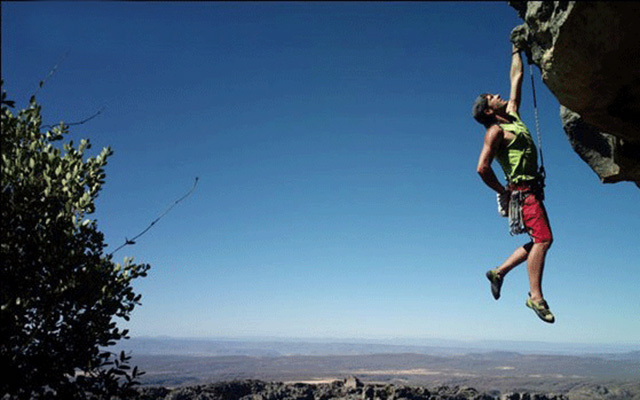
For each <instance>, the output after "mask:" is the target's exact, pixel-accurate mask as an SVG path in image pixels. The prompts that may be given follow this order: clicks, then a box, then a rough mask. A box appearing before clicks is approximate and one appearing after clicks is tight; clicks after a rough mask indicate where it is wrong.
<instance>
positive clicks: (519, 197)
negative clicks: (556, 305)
mask: <svg viewBox="0 0 640 400" xmlns="http://www.w3.org/2000/svg"><path fill="white" fill-rule="evenodd" d="M510 77H511V93H510V96H509V101H505V100H503V99H502V98H501V97H500V95H499V94H488V93H487V94H482V95H480V96H478V98H477V99H476V101H475V102H474V104H473V118H475V120H476V121H478V122H479V123H480V124H482V125H483V126H484V127H485V128H486V133H485V136H484V146H483V147H482V151H481V153H480V158H479V160H478V169H477V170H478V174H479V175H480V177H481V178H482V180H483V181H484V183H485V184H486V185H487V186H489V187H490V188H491V189H493V190H494V191H496V192H497V193H498V195H497V197H498V204H499V209H500V210H504V209H506V208H509V217H510V225H511V228H512V229H511V233H512V234H513V233H523V232H525V231H526V232H527V233H528V234H529V236H530V237H531V241H530V242H529V243H527V244H525V245H524V246H522V247H519V248H518V249H516V250H515V251H514V252H513V254H511V255H510V256H509V257H508V258H507V259H506V260H505V261H504V262H503V263H502V265H500V266H498V267H497V268H495V269H491V270H489V271H487V273H486V276H487V278H488V279H489V281H490V282H491V292H492V294H493V297H494V298H495V299H496V300H497V299H498V298H500V289H501V287H502V282H503V281H504V278H505V276H506V275H507V273H509V271H511V270H512V269H513V268H515V267H516V266H518V265H520V264H521V263H522V262H524V261H525V260H526V261H527V271H528V275H529V286H530V292H529V297H528V298H527V300H526V306H527V307H529V308H531V309H532V310H533V311H535V313H536V314H537V315H538V317H540V319H542V320H543V321H545V322H548V323H553V322H554V321H555V317H554V315H553V314H552V313H551V310H549V306H548V304H547V302H546V301H545V300H544V297H543V295H542V272H543V270H544V263H545V257H546V255H547V251H548V250H549V248H550V247H551V243H552V242H553V235H552V233H551V227H550V225H549V219H548V216H547V212H546V210H545V208H544V205H543V203H542V201H543V196H544V195H543V192H542V189H543V188H542V186H543V184H542V179H543V178H542V175H541V173H540V171H539V169H538V157H537V153H536V146H535V144H534V142H533V139H532V138H531V134H530V133H529V131H528V130H527V127H526V126H525V125H524V123H523V122H522V120H521V119H520V117H519V115H518V109H519V107H520V97H521V96H520V95H521V89H522V78H523V65H522V58H521V56H520V51H519V50H518V48H517V47H516V46H515V45H514V46H513V47H512V60H511V72H510ZM494 158H497V160H498V162H499V164H500V166H501V167H502V170H503V171H504V175H505V178H506V180H507V185H506V186H503V185H502V184H501V183H500V181H499V180H498V178H497V177H496V175H495V173H494V171H493V169H492V168H491V163H492V161H493V160H494ZM501 213H502V214H503V215H504V214H505V213H504V212H502V211H501ZM518 226H520V227H521V230H520V231H518V229H517V227H518ZM514 228H515V229H514Z"/></svg>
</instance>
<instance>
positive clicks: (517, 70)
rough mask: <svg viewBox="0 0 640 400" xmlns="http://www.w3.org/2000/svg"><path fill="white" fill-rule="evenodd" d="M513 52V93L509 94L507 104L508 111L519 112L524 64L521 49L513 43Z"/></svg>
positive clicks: (511, 75)
mask: <svg viewBox="0 0 640 400" xmlns="http://www.w3.org/2000/svg"><path fill="white" fill-rule="evenodd" d="M511 52H512V57H511V74H510V77H511V93H510V95H509V103H508V104H507V112H515V113H518V109H520V98H521V93H522V77H523V75H524V73H523V71H524V67H523V66H522V57H521V56H520V50H518V48H517V47H516V46H515V45H513V46H512V50H511Z"/></svg>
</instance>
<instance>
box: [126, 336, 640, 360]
mask: <svg viewBox="0 0 640 400" xmlns="http://www.w3.org/2000/svg"><path fill="white" fill-rule="evenodd" d="M119 348H121V349H124V350H127V351H133V353H134V354H144V355H199V356H229V355H242V356H256V357H269V356H272V357H277V356H288V355H314V356H326V355H366V354H376V353H391V354H392V353H415V354H429V355H442V356H451V355H464V354H469V353H485V352H496V351H501V352H514V353H520V354H552V355H580V356H597V357H601V358H606V359H619V360H636V361H638V360H640V344H638V345H632V344H619V345H614V344H575V343H545V342H533V341H521V342H516V341H500V342H498V341H495V342H494V341H469V342H465V341H455V340H442V339H397V340H392V339H389V340H363V339H295V338H292V339H282V338H273V339H270V338H267V339H265V338H248V339H230V338H211V339H203V338H172V337H136V338H132V339H129V340H125V341H122V342H120V343H119Z"/></svg>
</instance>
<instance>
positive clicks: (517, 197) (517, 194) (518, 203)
mask: <svg viewBox="0 0 640 400" xmlns="http://www.w3.org/2000/svg"><path fill="white" fill-rule="evenodd" d="M528 194H529V193H525V192H523V191H521V190H515V191H513V192H511V198H510V199H509V234H510V235H511V236H515V235H519V234H521V233H525V232H526V231H527V228H526V227H525V226H524V216H523V215H522V206H523V205H524V199H525V198H526V197H527V195H528Z"/></svg>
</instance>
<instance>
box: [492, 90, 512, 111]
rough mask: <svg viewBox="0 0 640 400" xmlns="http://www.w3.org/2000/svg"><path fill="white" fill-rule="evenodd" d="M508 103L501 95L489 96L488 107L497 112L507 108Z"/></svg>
mask: <svg viewBox="0 0 640 400" xmlns="http://www.w3.org/2000/svg"><path fill="white" fill-rule="evenodd" d="M507 103H508V102H507V101H506V100H504V99H503V98H502V97H500V94H498V93H497V94H488V95H487V106H488V108H490V109H492V110H494V111H497V110H500V109H503V108H505V107H507Z"/></svg>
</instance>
